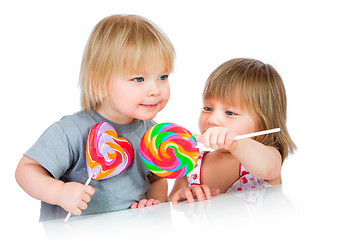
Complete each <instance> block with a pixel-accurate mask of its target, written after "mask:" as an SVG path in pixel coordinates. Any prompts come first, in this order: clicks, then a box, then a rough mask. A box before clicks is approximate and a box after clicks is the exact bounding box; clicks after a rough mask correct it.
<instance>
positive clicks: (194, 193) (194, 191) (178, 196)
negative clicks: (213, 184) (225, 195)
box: [170, 185, 220, 204]
mask: <svg viewBox="0 0 339 240" xmlns="http://www.w3.org/2000/svg"><path fill="white" fill-rule="evenodd" d="M219 193H220V189H219V188H214V189H212V190H211V189H210V188H209V187H208V186H207V185H196V186H192V187H185V188H181V189H180V190H178V191H177V192H176V193H174V195H173V196H172V197H171V199H170V200H171V201H172V204H177V203H178V202H179V201H181V200H186V199H187V201H188V202H189V203H193V202H194V197H196V199H197V200H198V201H204V200H205V198H206V199H211V196H214V195H217V194H219Z"/></svg>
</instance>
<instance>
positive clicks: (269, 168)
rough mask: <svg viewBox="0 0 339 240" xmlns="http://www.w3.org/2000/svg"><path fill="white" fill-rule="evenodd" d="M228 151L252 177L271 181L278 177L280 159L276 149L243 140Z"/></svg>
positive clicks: (249, 140)
mask: <svg viewBox="0 0 339 240" xmlns="http://www.w3.org/2000/svg"><path fill="white" fill-rule="evenodd" d="M230 151H231V153H232V154H233V155H234V156H235V157H236V158H237V159H238V160H239V161H240V162H241V164H242V165H243V166H244V167H245V168H246V169H247V170H248V171H249V172H250V173H251V174H252V175H253V176H254V177H257V178H261V179H265V180H271V179H275V178H277V177H279V176H280V172H281V163H282V159H281V155H280V153H279V151H278V150H277V149H276V148H274V147H271V146H265V145H263V144H261V143H259V142H257V141H254V140H252V139H243V140H238V141H236V144H234V147H233V148H232V149H231V150H230Z"/></svg>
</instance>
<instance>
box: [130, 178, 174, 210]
mask: <svg viewBox="0 0 339 240" xmlns="http://www.w3.org/2000/svg"><path fill="white" fill-rule="evenodd" d="M148 180H149V181H150V183H151V187H150V189H149V190H148V192H147V193H146V199H141V200H140V201H138V202H134V203H133V204H132V205H131V208H132V209H135V208H143V207H149V206H152V205H157V204H159V203H160V202H166V200H167V188H168V185H167V180H166V179H165V178H160V177H151V176H149V177H148Z"/></svg>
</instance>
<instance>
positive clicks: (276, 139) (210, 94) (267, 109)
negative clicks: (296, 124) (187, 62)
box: [203, 58, 296, 160]
mask: <svg viewBox="0 0 339 240" xmlns="http://www.w3.org/2000/svg"><path fill="white" fill-rule="evenodd" d="M239 97H240V98H239ZM203 98H204V99H206V100H208V99H217V100H219V101H221V102H225V103H230V104H232V105H233V104H235V105H238V106H240V107H241V108H246V109H247V110H248V111H250V112H251V113H252V114H253V116H255V118H256V120H257V124H258V128H259V129H258V130H259V131H261V130H267V129H271V128H277V127H279V128H280V131H281V132H280V133H278V134H267V135H262V136H259V137H256V138H255V140H257V141H259V142H261V143H262V144H264V145H267V146H273V147H275V148H277V149H278V150H279V152H280V154H281V156H282V159H283V160H284V159H285V158H286V157H287V155H288V153H289V152H290V153H293V152H294V150H295V149H296V145H295V144H294V143H293V141H292V139H291V137H290V135H289V133H288V131H287V127H286V112H287V101H286V93H285V87H284V84H283V81H282V79H281V77H280V75H279V74H278V72H277V71H276V70H275V69H274V68H273V67H272V66H271V65H269V64H264V63H262V62H261V61H258V60H255V59H247V58H237V59H232V60H230V61H227V62H225V63H223V64H221V65H220V66H219V67H218V68H217V69H215V70H214V71H213V72H212V74H211V75H210V76H209V78H208V79H207V82H206V84H205V88H204V92H203ZM239 99H240V102H237V101H239Z"/></svg>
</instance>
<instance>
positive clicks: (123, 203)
mask: <svg viewBox="0 0 339 240" xmlns="http://www.w3.org/2000/svg"><path fill="white" fill-rule="evenodd" d="M98 122H108V123H110V124H111V125H112V126H113V127H114V128H115V129H116V131H117V133H118V136H119V137H122V138H125V139H127V140H128V141H129V142H130V143H131V144H132V147H133V152H134V158H133V161H132V162H131V164H130V165H129V167H128V168H127V169H126V170H125V171H123V172H122V173H120V174H119V175H117V176H114V177H112V178H108V179H105V180H92V181H91V182H90V185H91V186H92V187H94V188H95V189H96V192H95V194H94V195H93V196H92V197H91V201H90V202H89V203H88V208H87V209H86V210H84V211H82V214H83V215H84V214H92V213H103V212H111V211H116V210H122V209H126V208H129V207H130V205H131V204H132V203H133V202H135V201H139V200H140V199H142V198H145V193H146V192H147V191H148V189H149V187H150V183H149V181H148V178H147V176H148V175H150V171H149V170H148V169H147V168H146V166H145V165H144V164H143V162H142V159H141V157H140V151H139V144H140V140H141V138H142V136H143V134H144V133H145V132H146V131H147V129H149V128H150V127H152V126H153V125H155V124H156V122H155V121H153V120H152V121H142V120H138V119H134V120H133V122H132V123H130V124H126V125H122V124H116V123H113V122H111V121H109V120H107V119H105V118H103V117H102V116H101V115H99V114H98V113H97V112H95V111H92V112H90V113H87V112H83V111H80V112H77V113H75V114H73V115H70V116H65V117H63V118H62V119H61V120H60V121H58V122H56V123H54V124H52V125H51V126H50V127H49V128H48V129H47V130H46V131H45V132H44V133H43V134H42V135H41V136H40V138H39V139H38V141H37V142H36V143H35V144H34V145H33V146H32V147H31V148H30V149H29V150H28V151H27V152H26V153H25V154H24V155H26V156H27V157H30V158H32V159H34V160H35V161H37V162H38V163H40V164H41V165H42V166H43V167H44V168H45V169H46V170H47V171H48V172H49V173H50V174H51V175H52V176H53V177H54V178H55V179H60V180H61V181H63V182H79V183H83V184H85V182H86V180H87V179H88V174H87V168H86V141H87V136H88V133H89V131H90V129H91V128H92V127H93V126H94V125H95V124H96V123H98ZM151 175H152V176H155V175H153V174H151ZM66 215H67V212H66V211H65V210H64V209H62V208H61V207H60V206H57V205H51V204H48V203H46V202H41V212H40V221H45V220H50V219H56V218H64V217H65V216H66Z"/></svg>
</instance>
